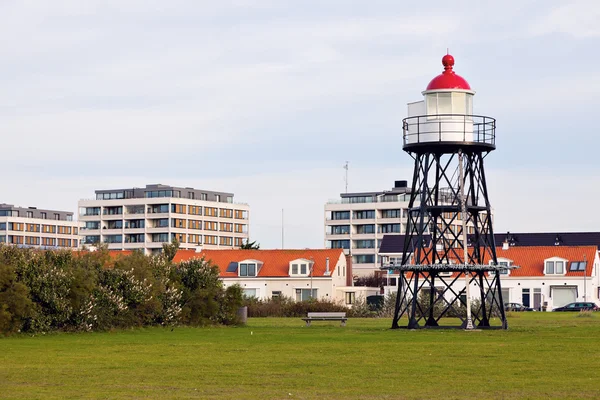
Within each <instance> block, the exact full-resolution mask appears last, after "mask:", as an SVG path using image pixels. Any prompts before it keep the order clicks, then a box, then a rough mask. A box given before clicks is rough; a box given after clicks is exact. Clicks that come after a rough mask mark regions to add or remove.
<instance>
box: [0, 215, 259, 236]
mask: <svg viewBox="0 0 600 400" xmlns="http://www.w3.org/2000/svg"><path fill="white" fill-rule="evenodd" d="M186 221H187V222H186ZM145 225H146V224H145V220H143V219H140V220H130V221H129V220H126V221H122V220H115V221H107V223H106V226H105V229H122V228H123V226H125V229H139V228H144V227H145ZM168 226H169V218H159V219H153V220H150V227H151V228H166V227H168ZM186 226H187V228H189V229H198V230H202V226H203V224H202V221H199V220H185V219H180V218H173V219H171V227H173V228H181V229H185V228H186ZM61 228H63V227H59V233H62V231H61ZM65 228H67V227H65ZM68 228H69V229H70V227H68ZM0 229H1V227H0ZM75 229H76V228H75ZM84 229H100V221H86V223H85V228H84ZM204 229H205V230H210V231H217V230H218V231H220V232H233V231H234V230H235V232H237V233H246V232H247V231H248V226H247V225H245V224H233V223H231V222H214V221H204ZM21 230H22V229H21Z"/></svg>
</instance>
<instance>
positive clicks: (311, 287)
mask: <svg viewBox="0 0 600 400" xmlns="http://www.w3.org/2000/svg"><path fill="white" fill-rule="evenodd" d="M314 265H315V260H314V259H313V258H312V257H311V258H310V264H309V268H310V298H311V299H312V298H313V284H312V283H313V282H312V278H313V266H314Z"/></svg>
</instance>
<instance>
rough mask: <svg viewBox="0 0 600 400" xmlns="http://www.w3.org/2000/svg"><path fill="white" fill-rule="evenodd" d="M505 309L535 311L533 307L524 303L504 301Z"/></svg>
mask: <svg viewBox="0 0 600 400" xmlns="http://www.w3.org/2000/svg"><path fill="white" fill-rule="evenodd" d="M504 310H505V311H535V310H534V309H533V308H531V307H525V306H524V305H523V304H520V303H504Z"/></svg>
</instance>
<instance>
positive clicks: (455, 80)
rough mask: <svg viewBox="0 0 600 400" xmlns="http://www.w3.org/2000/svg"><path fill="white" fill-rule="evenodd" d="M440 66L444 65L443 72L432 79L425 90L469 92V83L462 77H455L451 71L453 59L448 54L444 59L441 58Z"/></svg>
mask: <svg viewBox="0 0 600 400" xmlns="http://www.w3.org/2000/svg"><path fill="white" fill-rule="evenodd" d="M442 64H443V65H444V72H442V73H441V74H439V75H438V76H436V77H435V78H433V79H432V80H431V82H429V85H427V89H425V90H439V89H461V90H471V86H469V83H468V82H467V81H466V80H465V79H464V78H463V77H462V76H459V75H456V73H454V71H453V70H452V67H453V66H454V57H452V56H451V55H450V54H446V55H445V56H444V57H442Z"/></svg>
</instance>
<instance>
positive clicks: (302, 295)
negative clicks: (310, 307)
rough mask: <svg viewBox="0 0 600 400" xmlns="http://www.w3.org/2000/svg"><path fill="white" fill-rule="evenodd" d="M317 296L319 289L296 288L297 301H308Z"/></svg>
mask: <svg viewBox="0 0 600 400" xmlns="http://www.w3.org/2000/svg"><path fill="white" fill-rule="evenodd" d="M316 298H317V289H312V293H311V289H296V301H307V300H310V299H316Z"/></svg>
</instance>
